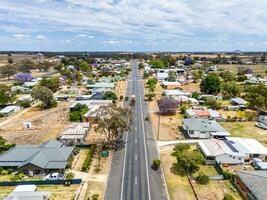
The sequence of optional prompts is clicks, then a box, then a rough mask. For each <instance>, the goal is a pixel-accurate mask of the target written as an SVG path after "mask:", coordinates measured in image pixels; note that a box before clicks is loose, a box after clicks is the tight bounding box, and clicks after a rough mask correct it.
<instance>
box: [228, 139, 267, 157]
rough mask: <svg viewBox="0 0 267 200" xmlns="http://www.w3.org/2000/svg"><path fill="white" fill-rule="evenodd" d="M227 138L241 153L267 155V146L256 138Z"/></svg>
mask: <svg viewBox="0 0 267 200" xmlns="http://www.w3.org/2000/svg"><path fill="white" fill-rule="evenodd" d="M227 140H228V141H230V142H231V143H232V144H233V146H235V147H236V149H238V151H239V152H240V153H244V154H246V155H250V154H260V155H267V148H266V147H265V146H263V145H262V144H261V143H260V142H259V141H258V140H256V139H254V138H240V137H228V138H227Z"/></svg>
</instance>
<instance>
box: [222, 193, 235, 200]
mask: <svg viewBox="0 0 267 200" xmlns="http://www.w3.org/2000/svg"><path fill="white" fill-rule="evenodd" d="M223 200H235V198H234V197H233V196H232V195H230V194H226V195H224V197H223Z"/></svg>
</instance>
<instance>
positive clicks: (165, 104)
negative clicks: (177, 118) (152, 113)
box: [158, 97, 178, 115]
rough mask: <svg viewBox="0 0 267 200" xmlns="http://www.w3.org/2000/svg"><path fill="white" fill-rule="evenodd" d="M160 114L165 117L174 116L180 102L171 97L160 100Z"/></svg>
mask: <svg viewBox="0 0 267 200" xmlns="http://www.w3.org/2000/svg"><path fill="white" fill-rule="evenodd" d="M158 106H159V112H160V114H163V115H174V114H175V113H176V110H177V107H178V101H176V100H175V99H172V98H170V97H162V98H161V99H160V100H158Z"/></svg>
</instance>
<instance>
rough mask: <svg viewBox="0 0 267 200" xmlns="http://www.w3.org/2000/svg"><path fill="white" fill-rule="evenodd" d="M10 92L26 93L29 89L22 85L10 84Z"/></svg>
mask: <svg viewBox="0 0 267 200" xmlns="http://www.w3.org/2000/svg"><path fill="white" fill-rule="evenodd" d="M11 91H12V92H22V93H28V92H30V91H31V89H30V88H26V87H22V86H20V85H16V86H12V87H11Z"/></svg>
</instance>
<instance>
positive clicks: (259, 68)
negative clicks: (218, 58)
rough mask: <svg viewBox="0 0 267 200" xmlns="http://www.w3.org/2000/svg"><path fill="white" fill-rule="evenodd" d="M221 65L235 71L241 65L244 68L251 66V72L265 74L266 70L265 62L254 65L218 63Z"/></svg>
mask: <svg viewBox="0 0 267 200" xmlns="http://www.w3.org/2000/svg"><path fill="white" fill-rule="evenodd" d="M220 66H223V67H224V69H225V70H229V71H231V72H234V73H237V71H238V68H239V67H243V68H244V69H247V68H251V69H252V70H253V74H254V75H257V74H260V75H263V76H266V73H265V71H266V70H267V65H266V64H256V65H230V64H229V65H220Z"/></svg>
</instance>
